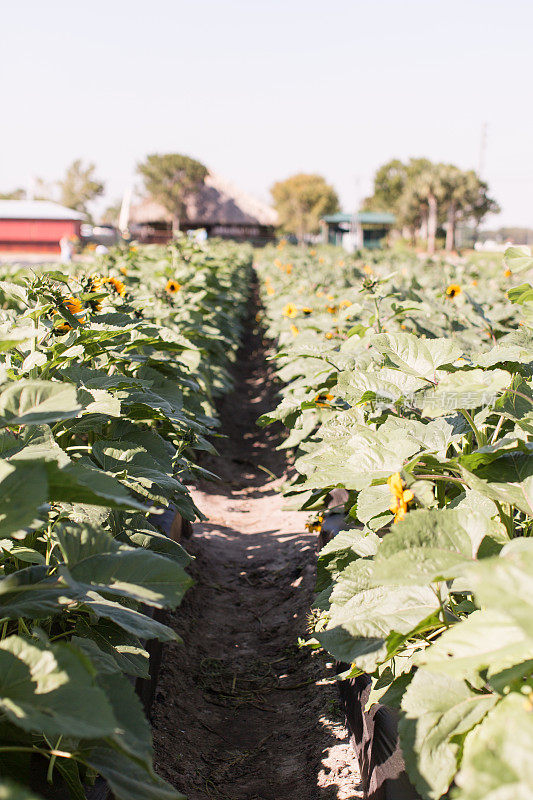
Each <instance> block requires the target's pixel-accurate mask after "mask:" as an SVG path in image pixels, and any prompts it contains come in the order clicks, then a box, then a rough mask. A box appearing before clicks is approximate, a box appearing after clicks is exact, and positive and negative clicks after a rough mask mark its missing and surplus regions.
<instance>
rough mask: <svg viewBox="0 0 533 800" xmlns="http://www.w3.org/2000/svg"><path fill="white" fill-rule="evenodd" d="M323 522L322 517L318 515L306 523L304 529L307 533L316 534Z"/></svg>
mask: <svg viewBox="0 0 533 800" xmlns="http://www.w3.org/2000/svg"><path fill="white" fill-rule="evenodd" d="M323 522H324V515H323V514H319V515H318V516H317V517H315V519H314V520H313V521H312V522H306V523H305V527H306V528H307V530H308V531H309V533H318V532H319V531H320V528H321V527H322V523H323Z"/></svg>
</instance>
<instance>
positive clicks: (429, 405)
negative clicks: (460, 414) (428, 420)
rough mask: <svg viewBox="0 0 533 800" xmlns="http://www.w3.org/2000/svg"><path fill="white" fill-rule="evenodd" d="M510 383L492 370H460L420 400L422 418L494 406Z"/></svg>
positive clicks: (444, 378) (509, 379)
mask: <svg viewBox="0 0 533 800" xmlns="http://www.w3.org/2000/svg"><path fill="white" fill-rule="evenodd" d="M510 381H511V376H510V375H509V373H508V372H506V371H505V370H502V369H493V370H482V369H472V370H460V371H458V372H453V373H447V374H446V375H444V376H443V377H442V379H441V380H440V381H439V383H438V386H437V388H436V389H435V390H431V391H426V392H424V394H423V395H422V396H421V397H423V414H424V415H426V416H430V417H437V416H442V415H444V414H449V413H450V412H451V411H455V410H456V409H458V408H464V409H472V408H478V407H479V406H486V405H490V404H493V403H494V402H495V401H496V399H497V397H498V396H499V395H500V394H502V392H503V391H504V390H505V389H506V388H507V386H508V385H509V383H510Z"/></svg>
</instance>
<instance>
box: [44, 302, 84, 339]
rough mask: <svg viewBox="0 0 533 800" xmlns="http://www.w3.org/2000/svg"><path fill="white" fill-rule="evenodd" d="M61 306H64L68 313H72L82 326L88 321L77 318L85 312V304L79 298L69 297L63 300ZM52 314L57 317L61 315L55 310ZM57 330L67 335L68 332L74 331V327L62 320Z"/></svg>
mask: <svg viewBox="0 0 533 800" xmlns="http://www.w3.org/2000/svg"><path fill="white" fill-rule="evenodd" d="M61 305H62V306H64V307H65V308H66V309H67V311H70V313H71V314H73V315H74V316H75V317H76V319H77V320H78V322H79V323H80V325H85V321H86V320H85V317H84V316H83V317H78V316H76V315H77V314H81V312H82V311H84V307H83V303H82V302H81V300H80V299H79V298H78V297H67V298H66V299H65V300H63V302H62V303H61ZM52 314H53V315H54V316H55V315H56V314H59V311H57V310H55V311H53V312H52ZM56 330H58V331H61V332H62V333H66V332H67V331H71V330H72V325H70V324H69V323H68V322H67V321H66V320H62V321H61V322H59V323H58V324H57V325H56Z"/></svg>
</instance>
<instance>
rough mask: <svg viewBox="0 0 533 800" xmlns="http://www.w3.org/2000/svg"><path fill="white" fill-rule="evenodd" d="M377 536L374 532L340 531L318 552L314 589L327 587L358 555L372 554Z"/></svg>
mask: <svg viewBox="0 0 533 800" xmlns="http://www.w3.org/2000/svg"><path fill="white" fill-rule="evenodd" d="M378 544H379V538H378V536H376V534H375V533H372V532H370V531H369V532H368V533H363V532H362V531H357V530H354V531H341V532H340V533H338V534H337V536H335V537H334V538H333V539H332V540H331V541H330V542H328V543H327V545H326V546H325V547H323V548H322V550H321V551H320V553H319V554H318V566H317V583H316V590H317V592H321V591H322V590H323V589H325V588H327V587H328V586H329V585H330V584H331V583H332V581H333V580H335V579H336V577H337V576H338V575H339V573H340V572H342V570H343V569H344V568H345V567H346V566H347V565H348V564H349V563H350V562H351V561H355V560H356V559H357V558H359V557H364V556H367V555H373V554H374V553H375V552H376V551H377V548H378Z"/></svg>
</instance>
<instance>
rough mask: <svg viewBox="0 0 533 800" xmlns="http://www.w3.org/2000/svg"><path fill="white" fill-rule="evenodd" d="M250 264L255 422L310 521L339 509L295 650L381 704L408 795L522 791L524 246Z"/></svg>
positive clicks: (527, 551) (474, 799) (531, 737)
mask: <svg viewBox="0 0 533 800" xmlns="http://www.w3.org/2000/svg"><path fill="white" fill-rule="evenodd" d="M258 270H259V276H260V281H261V291H262V298H263V302H264V306H265V310H264V313H263V323H264V325H265V327H266V331H267V335H268V336H269V338H270V339H271V340H273V341H274V342H275V346H276V349H277V352H276V360H277V374H278V376H279V379H280V382H281V384H282V387H283V388H282V390H281V402H280V404H279V406H278V407H277V408H276V409H275V410H273V411H272V412H271V413H269V414H267V415H265V416H263V417H262V419H261V424H263V425H267V424H269V423H272V422H275V421H281V422H282V423H283V424H284V425H285V426H286V428H287V437H286V439H285V442H284V444H283V447H285V448H288V449H289V450H292V451H293V452H294V467H295V477H294V478H293V480H292V481H291V483H290V485H289V486H288V487H287V488H286V494H287V495H288V496H289V498H290V499H291V502H292V503H293V504H296V505H297V506H299V507H300V508H303V509H306V510H308V511H309V512H310V515H311V516H310V520H309V526H310V528H311V529H320V528H321V526H322V525H324V524H325V517H327V516H328V515H329V514H331V513H332V510H334V511H335V512H340V513H341V514H342V515H344V525H343V526H342V527H343V530H341V531H340V532H339V533H338V535H336V536H335V537H334V538H332V539H331V541H329V542H328V543H327V544H326V545H325V547H323V549H322V550H321V552H320V554H319V559H318V579H317V596H316V600H315V603H314V608H313V614H312V619H313V633H312V638H311V640H310V642H309V643H308V644H309V645H310V646H312V647H316V648H319V647H321V648H323V649H324V650H326V651H327V652H328V653H330V654H331V655H332V656H333V657H334V658H335V659H336V660H337V661H338V662H341V663H342V664H343V665H344V666H343V668H344V673H343V675H342V677H344V678H348V677H356V676H358V675H361V674H363V673H366V674H368V675H370V676H371V678H372V688H371V693H370V698H369V703H368V707H370V706H371V705H372V704H374V703H377V702H379V703H382V704H384V705H386V706H388V707H390V708H393V709H397V711H398V713H399V720H400V721H399V735H400V744H401V747H402V751H403V755H404V759H405V763H406V769H407V772H408V775H409V777H410V780H411V781H412V783H413V785H414V786H415V787H416V789H417V791H418V793H419V794H420V796H421V797H423V798H430V799H431V800H437V798H443V797H447V798H448V797H451V798H456V799H457V800H496V799H497V800H504V798H505V800H517V798H526V797H528V798H530V797H532V796H533V766H532V761H531V751H532V749H533V613H532V612H533V607H532V598H533V540H532V539H531V535H532V533H533V438H532V434H533V385H532V375H533V331H532V327H533V314H532V310H533V288H532V286H531V285H530V284H529V283H528V282H527V279H528V277H530V276H531V275H532V274H533V259H532V258H531V256H530V255H529V253H528V252H527V251H525V250H523V249H521V248H511V249H509V250H508V251H507V253H506V255H505V259H504V261H503V262H502V259H501V257H500V256H497V255H496V256H487V255H486V256H475V257H472V258H471V259H470V260H467V259H458V260H457V261H456V262H455V263H449V262H446V261H444V260H442V261H440V262H438V261H430V260H424V259H421V258H420V257H419V256H417V255H415V254H412V255H402V254H398V255H391V253H383V254H376V255H375V256H374V255H371V256H368V258H367V260H365V261H363V260H361V259H358V258H353V257H347V256H345V255H340V251H338V250H334V249H332V248H319V250H318V251H317V252H316V253H315V252H312V251H309V250H307V251H302V250H297V249H296V248H291V247H290V246H287V245H286V244H285V243H283V242H281V243H280V245H278V247H277V248H275V247H271V248H269V249H267V250H265V252H264V253H263V255H262V257H261V259H260V263H259V265H258ZM334 489H338V490H341V496H342V500H341V501H340V502H341V505H340V507H337V508H335V509H332V508H331V502H330V499H331V492H332V491H333V490H334ZM338 496H339V495H338V493H337V497H338Z"/></svg>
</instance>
